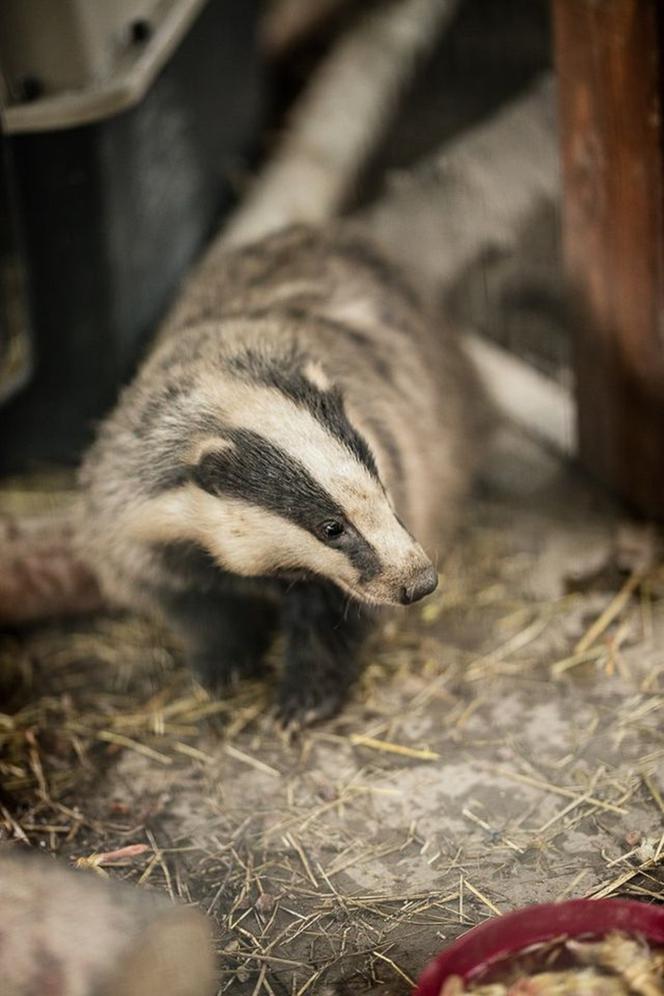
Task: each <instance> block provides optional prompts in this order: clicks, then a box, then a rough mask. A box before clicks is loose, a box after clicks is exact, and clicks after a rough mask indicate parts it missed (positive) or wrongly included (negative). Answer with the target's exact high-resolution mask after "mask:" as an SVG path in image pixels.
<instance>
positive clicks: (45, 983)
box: [0, 845, 216, 996]
mask: <svg viewBox="0 0 664 996" xmlns="http://www.w3.org/2000/svg"><path fill="white" fill-rule="evenodd" d="M0 978H1V979H2V982H1V983H0V991H2V994H3V996H37V994H39V996H46V994H48V996H212V993H214V992H215V991H216V986H215V963H214V955H213V948H212V938H211V931H210V927H209V925H208V922H207V921H206V919H205V917H204V916H203V914H202V913H199V912H198V911H196V910H194V909H191V908H189V907H185V906H176V905H174V904H172V903H171V902H170V901H169V900H168V899H167V897H165V896H164V895H162V894H159V893H154V892H149V891H147V890H144V889H138V888H130V887H128V886H123V885H120V884H118V883H116V882H111V881H108V880H105V879H101V878H99V877H98V876H97V875H96V874H95V873H94V872H83V871H78V872H77V871H72V870H70V869H68V868H66V867H64V866H62V865H60V864H59V863H58V862H56V861H53V860H50V859H48V858H46V857H42V856H32V855H28V854H23V853H18V852H17V850H16V849H15V848H14V847H10V846H8V845H4V846H3V847H2V848H0Z"/></svg>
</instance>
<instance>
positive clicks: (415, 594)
mask: <svg viewBox="0 0 664 996" xmlns="http://www.w3.org/2000/svg"><path fill="white" fill-rule="evenodd" d="M437 587H438V574H437V572H436V570H435V568H434V566H433V564H429V565H428V566H427V567H425V568H424V569H423V570H421V571H419V572H418V573H417V574H416V575H415V577H414V578H413V579H412V581H409V582H408V584H405V585H403V586H402V588H401V591H400V601H401V604H402V605H412V604H413V602H419V600H420V599H421V598H424V597H425V595H430V594H431V592H432V591H435V590H436V588H437Z"/></svg>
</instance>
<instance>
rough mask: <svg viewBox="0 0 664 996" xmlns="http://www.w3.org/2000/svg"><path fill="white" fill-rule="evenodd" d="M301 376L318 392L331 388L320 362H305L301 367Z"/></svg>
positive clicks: (310, 360)
mask: <svg viewBox="0 0 664 996" xmlns="http://www.w3.org/2000/svg"><path fill="white" fill-rule="evenodd" d="M302 376H303V377H304V379H305V380H308V381H309V383H310V384H312V385H313V387H315V388H317V389H318V390H319V391H329V390H330V388H331V387H332V382H331V381H330V378H329V377H328V375H327V373H326V371H325V368H324V367H323V364H322V363H321V362H320V360H312V359H309V360H307V361H306V363H305V364H304V366H303V367H302Z"/></svg>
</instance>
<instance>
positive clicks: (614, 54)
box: [553, 0, 664, 519]
mask: <svg viewBox="0 0 664 996" xmlns="http://www.w3.org/2000/svg"><path fill="white" fill-rule="evenodd" d="M553 23H554V39H555V58H556V67H557V74H558V83H559V92H560V139H561V148H562V164H563V190H564V206H563V226H564V245H565V255H566V268H567V273H568V277H569V282H570V286H571V288H572V290H573V293H574V297H575V300H576V304H577V306H578V307H577V311H576V317H577V323H576V327H575V337H576V361H575V362H576V378H577V385H576V389H577V401H578V419H579V450H580V456H581V460H582V463H583V464H584V465H585V466H586V467H587V468H588V469H589V470H590V471H591V473H593V474H594V475H595V476H596V477H598V478H599V479H600V480H602V481H603V482H605V483H606V484H608V485H609V486H610V487H611V488H612V489H613V490H614V491H616V492H617V493H618V494H619V495H620V496H621V497H623V498H624V499H626V500H627V501H628V502H629V503H630V504H631V505H632V506H633V508H634V509H636V510H637V511H639V512H641V513H642V514H645V515H647V516H649V517H654V518H658V519H664V270H663V265H662V264H663V258H664V257H663V245H664V222H663V207H664V204H663V199H662V191H663V181H664V172H663V152H664V147H663V141H664V123H663V121H662V96H663V92H662V85H663V84H662V72H663V69H664V46H663V39H664V30H663V27H664V7H662V5H661V3H660V0H553Z"/></svg>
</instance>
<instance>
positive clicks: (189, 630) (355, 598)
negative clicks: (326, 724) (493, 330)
mask: <svg viewBox="0 0 664 996" xmlns="http://www.w3.org/2000/svg"><path fill="white" fill-rule="evenodd" d="M468 383H469V381H468V376H467V371H466V368H465V366H464V364H463V362H462V360H461V357H460V354H459V351H458V347H457V346H456V345H455V343H454V341H453V338H451V337H450V336H449V335H447V334H446V333H445V332H444V330H442V329H441V328H440V325H439V323H438V322H437V321H435V320H434V319H433V317H432V314H431V313H430V309H429V306H428V305H427V304H425V303H424V301H423V300H422V299H420V298H419V297H418V295H417V294H416V292H415V291H414V290H412V289H411V288H410V287H409V286H408V284H407V283H406V282H405V281H404V280H403V278H402V277H401V275H400V274H399V273H398V272H397V271H395V270H394V269H392V267H391V266H390V264H388V263H386V262H385V261H384V260H383V259H382V258H381V257H380V255H379V254H377V253H376V252H375V250H374V249H373V248H372V247H371V246H370V245H368V244H367V243H365V242H363V241H362V240H360V239H357V238H356V237H355V236H353V235H349V234H347V233H346V232H345V230H344V229H343V227H339V228H338V229H337V230H336V231H334V232H332V233H328V234H322V233H320V232H317V231H315V230H309V229H304V228H294V229H289V230H288V231H285V232H283V233H280V234H278V235H276V236H272V237H269V238H267V239H265V240H263V241H262V242H260V243H257V244H255V245H252V246H249V247H247V248H243V249H241V250H237V251H231V252H228V253H227V254H225V255H220V254H219V253H216V254H215V255H214V256H213V257H210V259H208V261H207V262H205V263H204V264H203V266H202V267H201V268H200V270H199V272H198V273H197V274H196V275H195V276H194V278H193V280H192V281H190V284H189V286H188V287H186V288H185V291H184V294H183V296H182V297H181V299H180V301H179V303H178V306H177V307H176V308H175V310H174V312H173V314H172V315H171V317H170V319H169V320H168V322H167V323H166V325H165V327H164V328H163V330H162V332H161V334H160V336H159V337H158V339H157V342H156V345H155V347H154V348H153V350H152V352H151V354H150V355H149V357H148V358H147V360H146V362H145V363H144V365H143V367H142V369H141V370H140V371H139V373H138V375H137V377H136V378H135V380H134V382H133V383H132V384H131V385H130V386H129V387H128V388H127V389H126V390H125V391H124V393H123V394H122V396H121V399H120V401H119V404H118V405H117V408H116V409H115V411H114V412H113V413H112V414H111V416H110V417H109V418H108V419H107V420H106V422H105V423H104V424H103V426H102V428H101V431H100V434H99V437H98V440H97V442H96V444H95V445H94V447H93V448H92V450H91V452H90V454H89V456H88V458H87V460H86V462H85V464H84V467H83V472H82V481H83V485H84V493H85V502H86V507H85V521H84V525H83V536H84V542H85V553H86V556H87V557H88V558H90V559H91V560H92V562H93V564H94V567H95V570H96V571H97V573H98V575H99V577H100V578H101V581H102V584H103V586H104V587H105V590H106V592H107V594H108V595H109V596H110V598H112V599H113V600H114V601H116V602H117V603H119V604H122V605H126V606H130V607H134V608H140V609H143V610H145V611H148V612H156V613H159V614H161V615H162V616H163V617H164V618H165V619H166V620H167V621H168V622H169V623H170V624H171V625H172V626H173V628H174V629H175V631H176V632H177V633H178V634H179V635H180V636H181V638H182V639H183V641H184V643H185V645H186V647H187V650H188V652H189V654H190V656H191V657H192V658H193V662H194V664H195V666H196V667H197V669H198V672H199V674H200V676H201V677H202V679H203V680H204V681H206V682H207V683H208V684H219V685H223V684H224V683H225V682H227V681H228V680H229V679H230V678H232V676H233V675H235V674H237V673H247V672H251V671H255V670H256V668H257V667H258V665H259V663H260V659H261V656H262V654H263V653H264V651H265V649H266V648H267V646H268V644H269V642H270V640H271V637H272V634H273V631H274V627H275V625H276V624H277V623H278V622H279V618H280V619H281V622H282V625H283V627H284V628H285V637H286V650H285V677H284V681H283V684H282V693H281V709H282V712H283V714H284V715H285V716H286V717H287V718H289V719H295V718H297V719H308V718H313V717H317V716H321V715H325V714H328V713H330V712H333V711H334V710H335V709H336V708H337V707H338V706H339V704H340V702H341V701H342V699H343V697H344V694H345V692H346V690H347V688H348V686H349V683H350V680H351V679H352V677H353V675H354V673H355V669H356V665H357V657H358V653H359V649H360V643H361V641H362V640H363V638H364V636H365V634H366V630H367V626H368V625H369V624H370V622H371V618H370V617H371V614H372V611H373V610H372V608H371V606H375V605H383V604H392V603H409V602H412V601H415V600H417V599H418V598H419V597H421V596H422V595H424V594H427V593H428V592H429V591H431V590H433V588H434V587H435V584H436V574H435V570H434V568H433V566H432V565H433V564H437V562H438V559H439V557H440V556H441V555H442V553H443V552H444V549H445V543H446V541H447V540H448V538H449V534H450V530H451V528H452V527H453V524H454V520H455V515H456V511H457V507H458V503H459V500H460V498H461V496H462V495H463V493H464V491H465V489H466V486H467V484H468V479H469V475H470V470H471V465H472V458H473V452H474V443H473V440H472V430H471V420H472V417H471V414H470V411H469V406H472V405H474V403H475V399H473V398H472V397H469V392H468ZM413 537H415V539H414V538H413ZM420 543H421V544H422V546H420V545H419V544H420ZM422 547H423V548H424V550H426V554H425V553H424V550H423V549H422Z"/></svg>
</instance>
